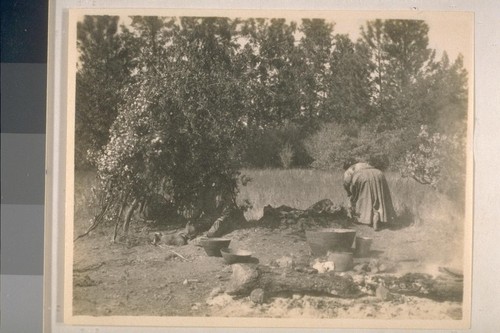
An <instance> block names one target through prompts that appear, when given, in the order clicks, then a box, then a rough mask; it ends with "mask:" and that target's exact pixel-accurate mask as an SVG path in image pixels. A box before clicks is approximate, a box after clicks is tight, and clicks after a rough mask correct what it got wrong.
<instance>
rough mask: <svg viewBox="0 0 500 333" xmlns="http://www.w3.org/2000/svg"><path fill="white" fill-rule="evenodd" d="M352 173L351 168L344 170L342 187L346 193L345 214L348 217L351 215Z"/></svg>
mask: <svg viewBox="0 0 500 333" xmlns="http://www.w3.org/2000/svg"><path fill="white" fill-rule="evenodd" d="M353 174H354V170H353V168H349V169H347V170H346V171H345V172H344V189H345V191H346V193H347V205H348V206H347V215H348V217H349V218H352V216H353V204H352V192H351V183H352V176H353Z"/></svg>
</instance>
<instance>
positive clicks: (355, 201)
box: [351, 168, 396, 224]
mask: <svg viewBox="0 0 500 333" xmlns="http://www.w3.org/2000/svg"><path fill="white" fill-rule="evenodd" d="M351 193H352V196H351V204H352V207H353V208H354V209H355V216H356V218H357V220H358V222H359V223H363V224H372V223H373V220H374V217H375V214H378V215H379V222H382V223H387V222H392V221H393V219H394V217H395V216H396V214H395V212H394V206H393V204H392V198H391V193H390V191H389V185H388V184H387V180H386V179H385V176H384V174H383V172H382V171H380V170H378V169H375V168H370V169H362V170H359V171H357V172H356V173H355V174H354V175H353V178H352V182H351Z"/></svg>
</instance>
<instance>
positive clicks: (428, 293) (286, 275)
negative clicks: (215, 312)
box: [226, 264, 463, 301]
mask: <svg viewBox="0 0 500 333" xmlns="http://www.w3.org/2000/svg"><path fill="white" fill-rule="evenodd" d="M232 269H233V274H232V276H231V278H230V280H229V282H228V284H227V287H226V292H227V293H228V294H230V295H235V296H248V295H250V293H251V292H252V290H254V289H258V288H260V289H262V290H264V291H265V292H266V294H267V295H270V296H271V295H273V294H274V295H277V294H286V293H289V294H296V293H298V294H312V295H326V296H335V297H341V298H355V297H359V296H363V295H366V294H365V293H364V292H362V290H363V289H365V288H366V287H369V288H373V290H375V289H376V288H377V287H378V286H385V288H387V289H388V291H390V292H391V293H394V294H401V295H408V296H417V297H423V298H428V299H432V300H435V301H461V300H462V297H463V281H461V280H457V279H448V278H445V277H443V276H439V277H436V278H434V277H432V276H430V275H427V274H420V273H408V274H406V275H404V276H401V277H396V276H394V275H376V276H373V277H372V278H370V279H369V280H371V282H369V283H368V284H367V283H365V281H364V279H362V281H356V282H355V281H354V279H353V278H351V277H350V276H349V275H343V276H341V275H339V274H336V273H333V272H328V273H324V274H308V273H304V272H299V271H295V270H290V269H279V268H271V267H269V266H264V265H251V264H234V265H232Z"/></svg>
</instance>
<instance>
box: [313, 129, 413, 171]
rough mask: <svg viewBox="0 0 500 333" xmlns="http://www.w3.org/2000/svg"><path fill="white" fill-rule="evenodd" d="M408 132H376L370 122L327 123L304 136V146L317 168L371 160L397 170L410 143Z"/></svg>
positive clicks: (382, 167)
mask: <svg viewBox="0 0 500 333" xmlns="http://www.w3.org/2000/svg"><path fill="white" fill-rule="evenodd" d="M407 133H408V131H404V130H391V131H385V132H377V131H376V129H375V128H372V127H371V126H369V125H358V124H347V125H341V124H338V123H328V124H325V125H323V126H322V127H321V129H320V130H319V131H318V132H316V133H314V134H313V135H311V136H310V137H309V138H307V140H306V142H305V147H306V150H307V152H308V153H309V155H310V156H311V157H312V158H313V159H314V161H313V162H312V166H313V167H314V168H317V169H338V168H341V167H342V164H343V162H344V161H345V160H347V159H349V158H354V159H356V160H364V161H370V162H371V163H374V164H375V165H374V166H376V167H378V168H380V169H382V170H385V169H387V168H388V167H390V168H391V169H397V168H398V166H399V164H400V163H401V160H403V159H404V156H405V153H406V150H407V149H408V147H409V145H410V144H411V143H410V141H409V140H408V139H407V138H406V140H405V135H407Z"/></svg>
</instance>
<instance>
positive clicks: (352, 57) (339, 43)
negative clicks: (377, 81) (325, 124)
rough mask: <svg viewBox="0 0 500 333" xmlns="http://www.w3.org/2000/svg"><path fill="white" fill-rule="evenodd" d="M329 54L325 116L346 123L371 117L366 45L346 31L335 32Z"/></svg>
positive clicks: (368, 64)
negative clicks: (350, 37)
mask: <svg viewBox="0 0 500 333" xmlns="http://www.w3.org/2000/svg"><path fill="white" fill-rule="evenodd" d="M334 44H335V47H334V50H333V52H332V55H331V58H330V68H331V75H330V77H329V80H328V84H327V87H328V97H327V107H326V109H327V110H328V113H327V114H326V115H325V117H324V119H326V120H329V121H338V122H341V123H347V122H349V121H356V122H365V121H368V120H370V116H371V114H370V109H371V106H370V98H371V93H372V89H371V84H370V74H371V72H370V62H369V54H368V50H367V49H366V47H365V45H363V44H361V43H356V44H354V43H353V42H352V41H351V40H350V39H349V37H348V36H347V35H336V36H335V39H334Z"/></svg>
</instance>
